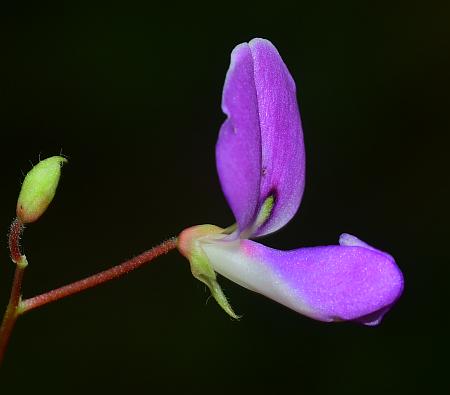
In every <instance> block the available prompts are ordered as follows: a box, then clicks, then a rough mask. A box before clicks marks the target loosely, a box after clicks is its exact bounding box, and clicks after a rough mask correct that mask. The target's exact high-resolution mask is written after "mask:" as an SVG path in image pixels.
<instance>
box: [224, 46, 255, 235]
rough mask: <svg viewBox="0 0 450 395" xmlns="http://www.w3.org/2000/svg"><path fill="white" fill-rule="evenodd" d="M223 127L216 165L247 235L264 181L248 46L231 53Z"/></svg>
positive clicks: (227, 195) (225, 191) (242, 229)
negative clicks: (225, 117) (260, 187)
mask: <svg viewBox="0 0 450 395" xmlns="http://www.w3.org/2000/svg"><path fill="white" fill-rule="evenodd" d="M222 109H223V112H224V113H225V114H226V115H227V116H228V118H227V120H226V121H225V122H224V123H223V125H222V127H221V129H220V133H219V139H218V141H217V145H216V165H217V172H218V174H219V179H220V183H221V185H222V190H223V193H224V194H225V197H226V199H227V201H228V204H229V205H230V207H231V210H232V211H233V214H234V216H235V218H236V221H237V223H238V227H239V230H240V231H241V232H242V231H245V230H246V229H248V228H249V227H251V225H252V224H253V222H254V221H255V217H256V215H257V212H256V209H257V206H258V198H259V186H260V178H261V132H260V128H259V115H258V100H257V97H256V87H255V80H254V76H253V59H252V55H251V52H250V47H249V46H248V44H247V43H244V44H240V45H238V46H237V47H236V48H234V50H233V52H232V53H231V63H230V68H229V69H228V73H227V76H226V79H225V85H224V88H223V98H222Z"/></svg>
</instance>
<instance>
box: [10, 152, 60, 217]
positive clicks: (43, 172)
mask: <svg viewBox="0 0 450 395" xmlns="http://www.w3.org/2000/svg"><path fill="white" fill-rule="evenodd" d="M65 162H67V159H66V158H63V157H62V156H52V157H50V158H47V159H44V160H42V161H40V162H39V163H38V164H37V165H36V166H34V167H33V168H32V169H31V170H30V171H29V172H28V174H27V175H26V176H25V180H24V181H23V184H22V189H21V190H20V195H19V199H18V200H17V209H16V211H17V217H18V218H19V219H20V220H21V221H22V222H23V223H24V224H28V223H31V222H35V221H36V220H37V219H38V218H39V217H40V216H41V215H42V214H44V212H45V210H47V207H48V205H49V204H50V202H51V201H52V200H53V196H55V192H56V188H57V186H58V182H59V177H60V176H61V166H62V165H63V163H65Z"/></svg>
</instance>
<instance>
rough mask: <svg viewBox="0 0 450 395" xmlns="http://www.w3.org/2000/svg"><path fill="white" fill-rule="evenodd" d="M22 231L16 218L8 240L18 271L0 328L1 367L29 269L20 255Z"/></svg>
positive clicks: (21, 225)
mask: <svg viewBox="0 0 450 395" xmlns="http://www.w3.org/2000/svg"><path fill="white" fill-rule="evenodd" d="M22 231H23V224H22V222H21V221H20V220H19V219H17V218H16V219H15V220H14V221H13V223H12V224H11V229H10V232H9V238H8V244H9V251H10V254H11V259H12V260H13V262H14V263H15V264H16V270H15V272H14V280H13V284H12V287H11V294H10V296H9V302H8V306H7V307H6V311H5V315H4V316H3V321H2V325H1V326H0V365H1V364H2V361H3V358H4V356H5V352H6V348H7V347H8V343H9V339H10V337H11V333H12V331H13V329H14V325H15V323H16V321H17V317H18V307H19V304H20V299H21V294H22V281H23V274H24V272H25V268H26V267H27V260H26V258H25V255H22V254H21V253H20V245H19V241H20V236H21V234H22Z"/></svg>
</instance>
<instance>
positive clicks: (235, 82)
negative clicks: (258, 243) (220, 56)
mask: <svg viewBox="0 0 450 395" xmlns="http://www.w3.org/2000/svg"><path fill="white" fill-rule="evenodd" d="M222 108H223V111H224V113H225V114H226V115H227V116H228V118H227V120H226V121H225V122H224V124H223V125H222V128H221V130H220V134H219V139H218V142H217V146H216V161H217V170H218V173H219V178H220V182H221V185H222V189H223V191H224V194H225V197H226V198H227V201H228V203H229V205H230V207H231V209H232V211H233V213H234V215H235V217H236V220H237V223H238V226H239V230H240V232H244V235H243V237H245V236H247V235H248V233H252V235H254V236H262V235H264V234H268V233H270V232H273V231H276V230H277V229H279V228H281V227H282V226H284V225H285V224H286V223H287V222H288V221H289V220H290V219H291V218H292V217H293V216H294V214H295V213H296V211H297V209H298V207H299V205H300V201H301V197H302V194H303V189H304V177H305V154H304V146H303V134H302V129H301V123H300V114H299V111H298V105H297V100H296V93H295V83H294V81H293V79H292V77H291V75H290V74H289V71H288V70H287V68H286V66H285V64H284V63H283V60H282V59H281V57H280V55H279V54H278V51H277V50H276V48H275V47H274V46H273V45H272V44H271V43H270V42H269V41H267V40H263V39H254V40H252V41H250V43H248V44H247V43H244V44H240V45H238V46H237V47H236V48H235V49H234V50H233V52H232V54H231V64H230V68H229V70H228V73H227V77H226V80H225V86H224V91H223V99H222ZM268 198H272V199H273V207H272V209H271V210H270V215H269V216H268V218H267V220H266V221H265V222H263V223H262V224H259V223H257V219H258V218H259V219H260V218H261V216H259V217H258V214H259V213H260V211H261V209H262V208H263V206H264V203H265V202H266V201H267V199H268ZM259 225H261V226H260V227H259V228H258V226H259ZM245 233H247V234H245Z"/></svg>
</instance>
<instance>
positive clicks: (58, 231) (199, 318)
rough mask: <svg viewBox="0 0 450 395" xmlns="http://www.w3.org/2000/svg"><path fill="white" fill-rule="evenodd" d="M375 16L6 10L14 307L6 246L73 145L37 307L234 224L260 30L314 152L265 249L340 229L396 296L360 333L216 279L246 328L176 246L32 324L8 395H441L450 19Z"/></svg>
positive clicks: (352, 7) (34, 272)
mask: <svg viewBox="0 0 450 395" xmlns="http://www.w3.org/2000/svg"><path fill="white" fill-rule="evenodd" d="M374 4H375V3H373V4H372V2H365V3H362V4H360V2H356V1H355V2H312V1H308V2H299V3H298V4H296V5H295V6H293V5H286V4H283V3H281V2H274V3H272V4H271V5H263V4H258V5H250V4H247V5H246V4H240V5H232V4H231V3H221V4H215V5H211V6H210V8H208V7H206V6H198V7H197V6H195V5H194V4H188V5H187V4H185V5H184V6H182V7H180V6H178V5H175V4H167V9H164V6H163V5H159V6H158V7H157V8H156V7H154V6H150V5H148V6H147V7H140V6H139V7H138V6H134V5H132V4H131V3H129V2H125V3H122V4H119V5H112V4H108V5H107V6H105V7H98V8H94V7H93V6H89V7H88V6H86V7H84V6H81V5H79V3H74V5H73V6H68V5H67V4H66V5H64V6H62V5H59V6H58V7H56V8H55V7H47V8H46V7H44V6H43V5H42V4H41V3H39V4H36V5H35V6H33V7H31V8H30V7H28V6H27V7H25V6H23V7H22V8H19V7H18V6H15V5H14V4H13V5H12V6H11V5H10V8H9V9H4V11H3V12H2V17H1V19H2V23H1V27H0V33H1V36H2V38H1V40H2V54H1V66H0V67H1V68H2V71H1V77H0V81H1V82H0V83H1V95H0V98H1V103H0V129H1V130H0V131H1V140H0V168H1V169H2V173H1V174H2V189H1V210H0V229H3V230H4V234H5V239H4V240H5V243H4V244H3V246H4V248H3V249H1V250H0V261H1V265H0V297H1V299H0V300H1V301H2V304H4V305H6V301H7V297H8V292H9V285H10V282H11V279H12V274H13V265H12V264H11V263H10V262H9V257H8V251H7V248H6V233H7V230H8V226H9V223H10V221H11V220H12V218H13V216H14V211H15V201H16V198H17V194H18V192H19V188H20V182H21V180H22V179H23V176H22V173H26V171H28V170H29V169H30V166H31V165H30V163H29V161H32V162H33V163H36V162H37V161H38V157H39V154H40V155H41V156H42V157H46V156H50V155H54V154H58V153H59V152H60V151H62V153H63V154H65V155H67V156H68V158H69V164H68V165H67V166H65V167H64V170H63V177H62V180H61V183H60V188H59V190H58V193H57V196H56V198H55V200H54V202H53V203H52V206H51V208H50V209H49V210H48V212H47V213H46V214H45V216H44V217H43V218H42V219H41V220H40V221H39V222H38V223H36V224H33V225H31V226H29V227H28V228H27V229H26V232H25V235H24V240H23V247H24V251H25V253H26V255H27V257H28V259H29V261H30V265H29V268H28V269H27V273H26V278H25V284H24V296H26V297H29V296H33V295H36V294H38V293H41V292H43V291H45V290H49V289H52V288H55V287H57V286H60V285H63V284H65V283H68V282H71V281H74V280H77V279H80V278H82V277H84V276H87V275H89V274H92V273H95V272H97V271H99V270H102V269H105V268H108V267H110V266H112V265H114V264H116V263H119V262H121V261H122V260H124V259H126V258H128V257H131V256H133V255H135V254H137V253H139V252H141V251H143V250H146V249H148V248H150V247H152V246H153V245H155V244H158V243H159V242H160V241H161V240H163V239H165V238H167V237H170V236H174V235H177V234H178V233H179V232H180V231H181V230H182V229H184V228H186V227H188V226H191V225H195V224H202V223H213V224H217V225H219V226H227V225H229V224H231V223H232V222H233V217H232V214H231V212H230V210H229V208H228V207H227V204H226V202H225V199H224V197H223V196H222V193H221V189H220V185H219V183H218V179H217V175H216V170H215V159H214V144H215V141H216V138H217V133H218V130H219V127H220V124H221V123H222V121H223V119H224V115H223V114H222V113H221V110H220V100H221V91H222V86H223V80H224V77H225V73H226V70H227V68H228V64H229V56H230V52H231V50H232V49H233V47H234V46H235V45H237V44H238V43H240V42H243V41H248V40H250V39H251V38H253V37H264V38H268V39H270V40H271V41H272V42H273V43H274V44H275V45H276V46H277V48H278V50H279V51H280V53H281V55H282V57H283V59H284V60H285V62H286V64H287V65H288V67H289V69H290V71H291V73H292V75H293V77H294V79H295V80H296V83H297V88H298V98H299V104H300V108H301V113H302V119H303V127H304V134H305V144H306V150H307V170H306V171H307V185H306V191H305V194H304V199H303V202H302V205H301V208H300V210H299V212H298V214H297V216H296V217H295V218H294V219H293V220H292V221H291V222H290V223H289V225H287V226H286V227H285V228H284V229H283V230H281V231H279V232H278V233H277V234H275V235H272V236H269V237H267V238H265V239H264V240H262V242H263V243H264V244H267V245H270V246H272V247H275V248H280V249H291V248H297V247H301V246H312V245H324V244H335V243H337V239H338V237H339V234H340V233H342V232H349V233H352V234H355V235H357V236H358V237H360V238H361V239H363V240H365V241H367V242H369V243H370V244H373V245H374V246H376V247H378V248H380V249H383V250H386V251H388V252H390V253H391V254H392V255H393V256H394V257H395V258H396V260H397V263H398V265H399V266H400V267H401V269H402V271H403V273H404V276H405V287H406V288H405V292H404V295H403V297H402V298H401V300H400V301H399V302H398V304H397V305H396V306H395V307H394V308H393V310H392V311H391V312H390V313H389V314H388V315H387V316H386V317H385V320H384V321H383V323H382V324H381V325H380V326H379V327H375V328H367V327H363V326H359V325H356V324H352V323H342V324H324V323H320V322H315V321H312V320H310V319H308V318H304V317H302V316H299V315H298V314H296V313H294V312H292V311H290V310H288V309H287V308H284V307H282V306H280V305H278V304H276V303H274V302H272V301H270V300H268V299H265V298H263V297H261V296H259V295H256V294H253V293H251V292H249V291H247V290H245V289H241V288H240V287H239V286H237V285H235V284H233V283H231V282H229V281H227V280H222V286H223V288H224V290H225V292H226V294H227V295H228V297H229V299H230V301H231V303H232V305H233V306H234V308H235V310H236V311H237V312H238V313H239V314H243V318H242V320H240V321H239V322H237V321H233V320H231V319H229V318H228V317H227V316H226V315H225V314H224V313H223V312H222V311H221V309H219V308H218V306H217V305H216V304H215V303H214V301H213V300H210V299H208V292H206V290H205V287H204V286H203V285H202V284H201V283H199V282H198V281H196V280H195V279H194V278H193V277H192V276H191V274H190V271H189V266H188V264H187V261H185V259H184V258H182V257H181V256H180V255H179V254H178V253H177V252H172V253H170V255H168V256H165V257H163V258H160V259H158V260H156V261H154V262H153V263H151V264H150V265H149V266H147V267H145V268H143V269H140V270H139V271H137V272H134V273H132V274H130V275H129V276H128V277H127V278H124V279H121V280H119V281H116V282H113V283H109V284H107V285H103V286H101V287H98V288H96V289H94V290H90V291H88V292H85V293H83V294H80V295H77V296H74V297H72V298H69V299H67V300H63V301H60V302H58V303H55V304H53V305H49V306H46V307H44V308H42V309H41V310H39V311H35V312H32V313H30V314H29V315H27V316H24V317H23V318H21V319H20V320H19V322H18V325H17V327H16V330H15V332H14V334H13V338H12V341H11V343H10V347H9V350H8V354H7V357H6V360H5V363H4V366H3V367H2V371H1V372H0V377H1V387H0V388H1V390H0V392H1V393H2V394H3V392H4V393H5V394H6V393H15V394H22V393H31V392H33V393H48V394H53V393H64V394H66V393H76V394H79V393H94V392H101V393H103V392H105V393H116V392H117V393H124V391H129V392H130V393H137V392H138V391H139V392H140V393H149V394H156V393H164V392H167V391H168V390H171V389H176V390H179V391H184V392H186V391H190V390H195V391H196V392H197V393H222V392H225V393H241V392H242V393H244V392H250V391H251V390H257V391H258V392H265V391H267V392H270V391H274V392H275V393H302V394H317V393H333V394H337V393H347V394H348V393H365V394H372V393H377V394H379V393H408V394H411V393H424V391H426V390H429V388H430V386H431V379H430V372H431V370H432V368H433V355H432V353H433V344H434V343H435V336H436V335H437V333H438V330H437V329H436V328H437V327H438V325H436V323H435V321H434V317H435V316H434V314H433V313H432V306H433V292H434V287H433V284H432V283H433V277H434V273H436V272H439V273H440V272H442V271H443V270H444V269H443V267H444V266H448V264H449V259H448V255H446V254H445V252H444V249H443V248H440V247H439V246H441V245H444V243H445V239H446V238H445V234H448V221H447V219H446V213H445V209H446V208H445V206H446V205H447V202H448V199H447V196H446V195H447V192H448V191H447V188H448V172H447V171H444V170H446V167H448V165H447V163H448V156H447V157H446V156H445V155H448V154H447V151H448V149H447V147H448V132H449V127H448V126H449V125H448V122H447V115H448V114H447V111H448V102H446V95H447V94H448V89H447V88H446V86H448V70H449V48H448V41H449V34H448V33H449V29H448V27H449V26H448V20H449V16H448V9H446V8H448V7H444V6H442V5H439V4H437V3H436V4H433V3H425V2H423V3H422V4H421V3H419V2H392V3H386V4H385V5H374ZM377 4H378V3H377ZM425 4H426V5H425ZM442 4H444V2H442ZM447 239H448V238H447ZM445 270H446V272H448V269H447V268H446V269H445Z"/></svg>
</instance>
